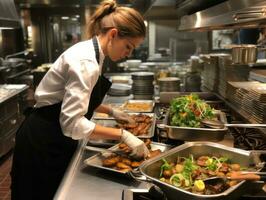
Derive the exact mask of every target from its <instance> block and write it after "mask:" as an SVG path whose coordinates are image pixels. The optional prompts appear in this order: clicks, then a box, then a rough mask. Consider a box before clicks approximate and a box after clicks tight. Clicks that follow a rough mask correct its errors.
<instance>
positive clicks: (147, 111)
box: [123, 100, 155, 113]
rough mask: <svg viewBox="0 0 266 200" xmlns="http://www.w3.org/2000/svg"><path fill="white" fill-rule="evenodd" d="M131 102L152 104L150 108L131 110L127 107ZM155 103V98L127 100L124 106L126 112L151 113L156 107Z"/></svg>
mask: <svg viewBox="0 0 266 200" xmlns="http://www.w3.org/2000/svg"><path fill="white" fill-rule="evenodd" d="M131 103H134V104H135V103H136V104H137V103H140V104H141V103H145V104H149V105H150V109H147V110H138V109H135V110H129V109H127V108H126V105H127V104H131ZM154 105H155V102H154V101H153V100H128V101H126V102H125V103H124V104H123V108H124V110H125V111H126V112H140V113H141V112H143V113H150V112H152V111H153V108H154Z"/></svg>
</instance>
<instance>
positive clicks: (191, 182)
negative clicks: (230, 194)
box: [159, 155, 241, 195]
mask: <svg viewBox="0 0 266 200" xmlns="http://www.w3.org/2000/svg"><path fill="white" fill-rule="evenodd" d="M240 169H241V166H240V164H238V163H231V162H230V160H229V159H228V158H226V157H216V156H207V155H206V156H200V157H198V158H194V157H193V155H190V156H189V157H177V158H176V162H168V161H167V160H166V159H163V165H161V171H160V175H159V177H160V180H161V181H163V182H166V183H168V184H171V185H174V186H176V187H178V188H182V189H184V190H187V191H189V192H192V193H197V194H202V195H213V194H219V193H222V192H223V191H225V190H226V189H228V188H229V187H231V186H234V185H236V184H238V183H239V182H240V181H236V180H227V181H224V182H222V183H221V182H217V183H215V184H214V185H208V183H205V182H204V180H205V179H207V178H210V177H215V176H218V177H230V174H231V173H233V172H236V171H238V172H239V171H240Z"/></svg>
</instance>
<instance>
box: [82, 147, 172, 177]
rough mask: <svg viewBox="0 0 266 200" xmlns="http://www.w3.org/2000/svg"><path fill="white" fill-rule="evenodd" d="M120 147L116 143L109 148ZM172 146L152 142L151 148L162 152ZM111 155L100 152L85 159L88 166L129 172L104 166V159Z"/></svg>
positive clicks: (117, 171) (119, 172)
mask: <svg viewBox="0 0 266 200" xmlns="http://www.w3.org/2000/svg"><path fill="white" fill-rule="evenodd" d="M118 148H119V144H117V145H114V146H113V147H111V148H109V149H112V150H116V149H118ZM170 148H171V146H169V145H166V144H162V143H157V142H151V150H156V149H160V150H161V151H162V152H165V151H167V150H169V149H170ZM110 155H111V153H108V152H104V153H98V154H96V155H94V156H92V157H90V158H88V159H86V160H84V163H85V164H86V165H88V166H92V167H96V168H99V169H103V170H107V171H112V172H115V173H118V174H128V172H121V171H119V170H116V169H112V168H108V167H104V166H102V160H103V159H104V158H106V157H108V156H110Z"/></svg>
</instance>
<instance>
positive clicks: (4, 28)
mask: <svg viewBox="0 0 266 200" xmlns="http://www.w3.org/2000/svg"><path fill="white" fill-rule="evenodd" d="M7 29H13V28H11V27H0V30H7Z"/></svg>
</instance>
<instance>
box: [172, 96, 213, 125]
mask: <svg viewBox="0 0 266 200" xmlns="http://www.w3.org/2000/svg"><path fill="white" fill-rule="evenodd" d="M213 117H214V109H213V108H211V107H210V105H208V104H207V103H206V102H205V101H204V100H201V99H199V97H198V95H196V94H190V95H187V96H182V97H177V98H174V99H173V100H172V101H171V103H170V125H172V126H181V127H195V128H198V127H200V121H201V120H202V119H206V118H207V119H212V118H213Z"/></svg>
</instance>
